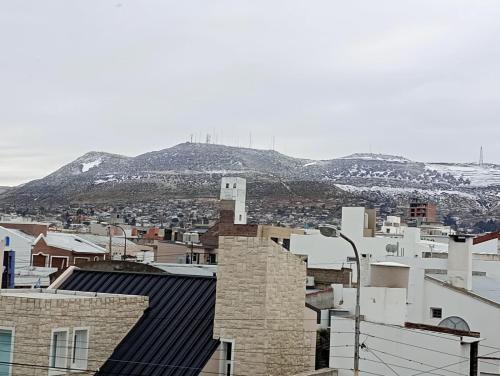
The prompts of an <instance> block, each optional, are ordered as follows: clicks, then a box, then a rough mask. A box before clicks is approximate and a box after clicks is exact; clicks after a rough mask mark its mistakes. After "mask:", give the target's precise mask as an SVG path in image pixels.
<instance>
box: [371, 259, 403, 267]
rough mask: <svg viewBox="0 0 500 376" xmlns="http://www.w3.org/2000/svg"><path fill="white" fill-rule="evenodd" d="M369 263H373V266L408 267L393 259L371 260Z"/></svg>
mask: <svg viewBox="0 0 500 376" xmlns="http://www.w3.org/2000/svg"><path fill="white" fill-rule="evenodd" d="M370 265H375V266H392V267H398V268H409V266H408V265H405V264H400V263H399V262H394V261H382V262H372V263H371V264H370Z"/></svg>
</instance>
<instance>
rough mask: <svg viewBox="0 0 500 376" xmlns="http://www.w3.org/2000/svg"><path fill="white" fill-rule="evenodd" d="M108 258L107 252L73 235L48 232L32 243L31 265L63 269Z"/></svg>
mask: <svg viewBox="0 0 500 376" xmlns="http://www.w3.org/2000/svg"><path fill="white" fill-rule="evenodd" d="M107 257H108V258H109V252H108V251H107V250H106V249H105V248H102V247H99V246H98V245H96V244H94V243H92V242H90V241H88V240H85V239H83V238H81V237H80V236H78V235H75V234H68V233H57V232H48V233H47V234H40V235H39V236H38V238H36V239H35V241H34V242H33V247H32V251H31V258H32V265H33V266H36V267H51V268H57V269H64V268H67V267H69V266H71V265H78V263H80V262H87V261H100V260H104V259H106V258H107Z"/></svg>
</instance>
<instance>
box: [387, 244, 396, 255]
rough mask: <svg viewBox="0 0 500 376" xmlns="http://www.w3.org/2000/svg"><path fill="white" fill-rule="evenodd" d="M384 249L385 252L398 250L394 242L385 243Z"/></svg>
mask: <svg viewBox="0 0 500 376" xmlns="http://www.w3.org/2000/svg"><path fill="white" fill-rule="evenodd" d="M385 250H386V251H387V253H396V252H397V251H398V246H397V245H396V244H387V245H386V246H385Z"/></svg>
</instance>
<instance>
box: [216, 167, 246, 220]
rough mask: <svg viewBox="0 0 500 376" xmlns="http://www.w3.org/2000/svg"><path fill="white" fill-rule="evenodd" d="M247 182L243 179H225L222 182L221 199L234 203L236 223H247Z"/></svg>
mask: <svg viewBox="0 0 500 376" xmlns="http://www.w3.org/2000/svg"><path fill="white" fill-rule="evenodd" d="M246 192H247V181H246V180H245V179H243V178H236V177H224V178H222V181H221V189H220V199H221V200H224V201H234V223H235V224H246V223H247V210H246V195H247V193H246Z"/></svg>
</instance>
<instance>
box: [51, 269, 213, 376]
mask: <svg viewBox="0 0 500 376" xmlns="http://www.w3.org/2000/svg"><path fill="white" fill-rule="evenodd" d="M215 286H216V279H215V278H214V277H193V276H182V275H158V274H145V273H122V272H100V271H87V270H75V271H74V272H73V274H72V275H71V276H70V277H69V278H68V279H67V280H66V281H65V282H64V283H63V284H62V286H61V287H60V289H63V290H73V291H91V292H101V293H114V294H127V295H142V296H148V297H149V308H148V309H147V310H146V312H145V313H144V315H143V316H142V318H140V319H139V321H138V323H137V324H136V325H135V326H134V328H133V329H132V330H131V331H130V332H129V333H128V334H127V336H126V337H125V338H124V339H123V341H122V342H121V343H120V344H119V345H118V347H116V349H115V351H114V352H113V355H112V356H111V357H110V358H109V359H108V360H107V361H106V363H105V364H104V365H103V366H102V367H101V369H100V370H99V372H98V373H97V374H96V375H99V376H104V375H109V376H116V375H134V376H146V375H147V376H159V375H161V376H171V375H175V376H195V375H198V374H199V373H200V372H201V370H202V369H203V367H204V366H205V364H206V363H207V362H208V360H209V359H210V358H211V356H212V355H213V353H214V352H215V350H216V349H217V346H218V345H219V341H217V340H214V339H213V323H214V315H215ZM117 325H119V323H117Z"/></svg>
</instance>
